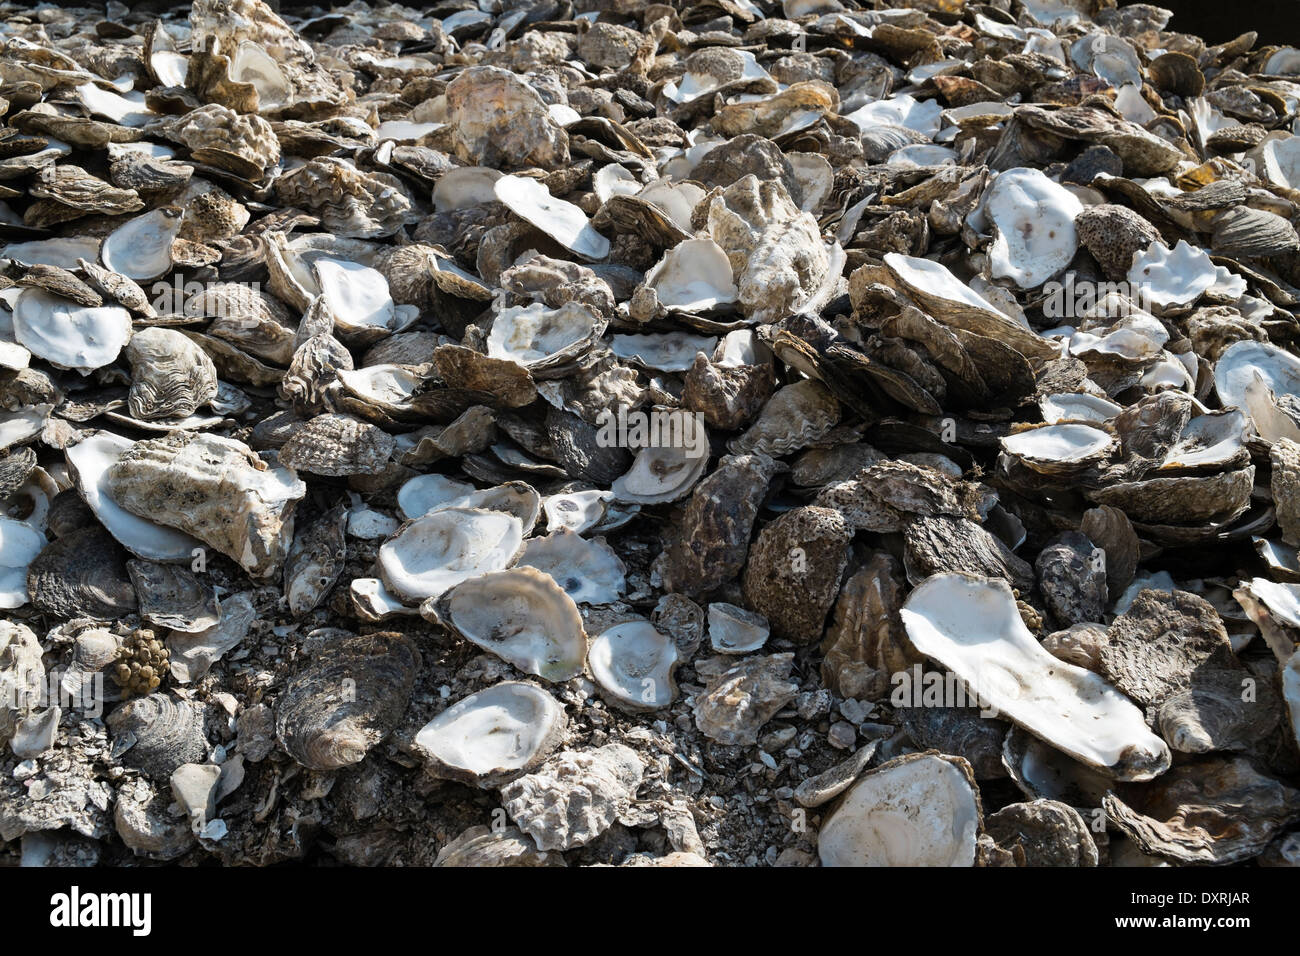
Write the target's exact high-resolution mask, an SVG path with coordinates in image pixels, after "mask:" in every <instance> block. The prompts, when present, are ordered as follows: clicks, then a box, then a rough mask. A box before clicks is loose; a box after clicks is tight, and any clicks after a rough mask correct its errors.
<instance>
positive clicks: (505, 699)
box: [415, 681, 568, 788]
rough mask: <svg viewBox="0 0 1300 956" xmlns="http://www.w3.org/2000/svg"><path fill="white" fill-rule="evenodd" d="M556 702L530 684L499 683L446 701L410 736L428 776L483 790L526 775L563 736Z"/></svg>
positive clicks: (562, 720) (560, 711)
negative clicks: (454, 700)
mask: <svg viewBox="0 0 1300 956" xmlns="http://www.w3.org/2000/svg"><path fill="white" fill-rule="evenodd" d="M567 725H568V720H567V719H566V718H565V715H564V708H563V707H562V706H560V703H559V701H557V700H556V699H555V698H554V697H552V696H551V695H550V694H548V693H547V692H546V691H544V690H542V689H541V688H540V687H537V686H535V685H533V684H526V683H523V682H521V681H502V682H501V683H500V684H495V685H493V686H492V687H489V688H487V689H486V690H482V691H479V692H478V693H476V694H470V695H469V696H468V697H463V698H461V699H460V700H458V701H457V702H456V703H454V704H452V705H451V706H450V707H448V708H447V709H446V710H444V711H443V712H442V713H440V714H439V715H438V716H437V717H435V718H433V720H431V721H429V722H428V723H427V724H425V725H424V726H423V727H421V728H420V732H419V733H417V734H416V735H415V746H416V747H417V748H418V749H419V751H420V754H421V756H422V757H424V759H425V761H426V770H427V771H428V773H429V774H430V776H433V777H438V778H444V779H447V780H456V781H459V782H461V783H467V784H473V785H474V786H478V787H484V788H495V787H500V786H501V785H502V784H506V783H509V782H510V781H511V780H514V779H517V778H518V777H521V776H523V775H524V774H527V773H531V772H533V771H534V770H536V769H537V768H538V766H540V765H541V763H542V762H543V761H545V760H546V758H547V757H549V756H550V755H551V753H552V752H553V751H554V750H555V749H556V748H557V747H558V746H559V745H560V743H561V742H562V741H563V740H564V735H565V732H566V730H567Z"/></svg>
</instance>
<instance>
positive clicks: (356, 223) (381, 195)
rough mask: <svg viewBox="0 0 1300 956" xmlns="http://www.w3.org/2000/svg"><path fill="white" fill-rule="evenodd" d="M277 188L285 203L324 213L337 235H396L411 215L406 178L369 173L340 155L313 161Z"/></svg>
mask: <svg viewBox="0 0 1300 956" xmlns="http://www.w3.org/2000/svg"><path fill="white" fill-rule="evenodd" d="M275 188H276V192H277V194H278V195H279V197H280V199H281V200H283V201H284V202H286V203H289V204H291V205H295V206H298V207H299V208H301V209H306V210H309V211H310V212H313V213H315V214H317V215H319V216H320V217H321V225H322V226H324V227H325V228H326V229H327V230H329V231H330V232H331V233H333V234H334V235H336V236H344V237H347V238H358V239H371V238H374V237H377V236H390V235H392V234H393V233H394V232H396V231H397V230H398V229H400V228H401V227H402V225H403V224H404V223H405V222H406V219H407V217H408V216H409V215H410V213H411V198H410V196H409V194H408V193H407V190H406V187H405V186H404V185H402V182H401V180H399V179H397V178H396V177H394V176H390V175H388V174H387V173H371V172H363V171H362V170H359V169H358V168H357V167H356V166H354V165H353V164H352V163H351V162H349V161H348V160H346V159H343V158H341V157H336V156H322V157H320V158H317V159H313V160H311V161H310V162H308V163H307V164H305V165H303V166H300V167H298V168H297V169H295V170H293V171H292V172H289V173H286V174H284V175H283V176H281V177H280V178H279V179H277V180H276V182H275Z"/></svg>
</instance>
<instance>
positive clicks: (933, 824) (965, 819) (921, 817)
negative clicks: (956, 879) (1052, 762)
mask: <svg viewBox="0 0 1300 956" xmlns="http://www.w3.org/2000/svg"><path fill="white" fill-rule="evenodd" d="M982 818H983V811H982V808H981V805H980V798H979V790H978V789H977V788H976V786H975V778H974V775H973V774H972V773H971V769H970V765H969V764H967V763H966V761H965V760H962V759H961V758H960V757H949V756H944V755H942V754H939V753H936V752H934V751H929V752H927V753H923V754H911V755H909V756H906V757H898V758H896V759H894V760H891V761H889V762H888V763H885V764H881V765H880V766H879V767H877V768H876V769H875V770H870V771H868V772H867V773H865V774H863V775H862V776H861V777H860V778H858V781H857V782H856V783H855V784H854V785H853V786H852V787H851V788H850V789H849V790H848V792H847V793H845V795H844V796H843V797H842V798H841V799H840V801H839V803H837V804H836V806H835V808H834V809H833V810H832V811H831V814H830V816H829V817H828V818H827V820H826V822H825V823H824V824H822V828H821V830H820V831H819V833H818V835H817V854H818V856H819V857H820V858H821V861H822V865H823V866H974V865H975V842H976V837H977V836H978V834H979V832H980V830H981V829H982V823H983V819H982Z"/></svg>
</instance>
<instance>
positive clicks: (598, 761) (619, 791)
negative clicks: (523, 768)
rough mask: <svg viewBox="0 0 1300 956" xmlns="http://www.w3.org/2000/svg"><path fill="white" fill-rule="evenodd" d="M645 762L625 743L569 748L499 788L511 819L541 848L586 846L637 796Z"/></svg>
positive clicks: (557, 848) (555, 848)
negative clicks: (588, 748) (575, 749)
mask: <svg viewBox="0 0 1300 956" xmlns="http://www.w3.org/2000/svg"><path fill="white" fill-rule="evenodd" d="M644 773H645V767H644V765H643V764H642V762H641V758H640V757H638V756H637V754H636V751H634V750H632V749H631V748H630V747H625V746H624V745H623V744H606V745H605V746H603V747H600V748H599V749H597V750H591V751H581V752H575V751H569V750H566V751H564V752H562V753H559V754H557V755H556V756H554V757H552V758H551V759H550V760H548V761H547V762H546V763H544V764H543V765H542V766H541V767H540V768H539V769H538V770H536V771H535V772H533V773H531V774H529V775H527V776H525V777H520V778H519V779H518V780H516V781H514V782H513V783H509V784H507V785H506V786H504V787H502V788H501V800H502V805H503V806H504V807H505V809H506V813H508V814H509V815H510V819H512V820H514V821H515V824H516V825H517V826H518V827H519V828H520V829H521V830H523V831H524V832H525V833H527V834H528V835H529V836H531V837H532V838H533V841H534V842H535V843H536V844H537V846H538V847H539V848H540V849H543V850H568V849H571V848H572V847H576V846H584V845H586V844H588V843H590V842H591V841H592V840H594V839H596V838H597V837H598V836H600V835H601V834H602V833H604V832H605V831H606V830H607V829H609V827H610V826H611V825H612V824H613V822H614V820H615V819H617V817H618V815H619V813H620V811H621V810H622V809H623V808H624V807H625V806H626V805H627V804H628V803H629V802H630V801H631V800H632V799H633V797H635V795H636V791H637V788H638V787H639V786H640V785H641V778H642V776H643V774H644Z"/></svg>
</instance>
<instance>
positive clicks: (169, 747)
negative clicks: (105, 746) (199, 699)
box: [106, 694, 208, 781]
mask: <svg viewBox="0 0 1300 956" xmlns="http://www.w3.org/2000/svg"><path fill="white" fill-rule="evenodd" d="M106 723H107V724H108V729H109V731H110V732H111V734H112V755H113V756H114V757H115V758H117V759H119V760H120V761H121V762H122V763H123V764H125V765H126V766H128V767H135V768H136V769H138V770H141V771H143V772H144V773H145V774H147V775H148V776H150V777H152V778H153V779H154V780H156V781H163V780H166V779H168V778H169V777H170V776H171V775H172V772H173V771H174V770H175V769H176V768H177V767H179V766H180V765H181V764H185V763H201V762H202V761H203V760H204V759H205V758H206V757H207V754H208V741H207V738H206V737H205V736H204V733H203V711H202V708H201V707H200V706H199V705H198V704H196V703H194V702H192V701H189V700H182V699H180V698H176V697H173V696H172V695H171V694H150V695H148V696H147V697H137V698H136V699H134V700H130V701H127V702H126V703H124V704H122V705H121V706H120V707H118V708H116V709H115V710H114V711H113V712H112V713H110V714H109V715H108V718H107V720H106Z"/></svg>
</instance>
